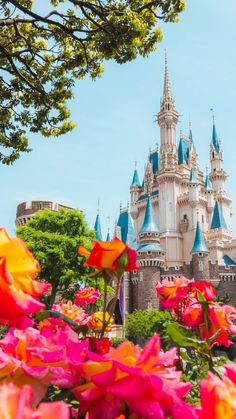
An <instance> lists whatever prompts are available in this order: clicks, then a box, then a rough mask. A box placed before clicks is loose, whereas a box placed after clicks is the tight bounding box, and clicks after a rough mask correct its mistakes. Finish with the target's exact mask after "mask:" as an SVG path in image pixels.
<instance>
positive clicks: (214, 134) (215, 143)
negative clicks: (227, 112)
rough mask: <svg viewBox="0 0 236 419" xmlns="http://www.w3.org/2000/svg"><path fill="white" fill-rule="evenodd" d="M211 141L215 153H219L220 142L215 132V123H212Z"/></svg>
mask: <svg viewBox="0 0 236 419" xmlns="http://www.w3.org/2000/svg"><path fill="white" fill-rule="evenodd" d="M212 143H213V145H214V148H215V151H216V153H217V154H218V153H219V150H220V143H219V140H218V135H217V132H216V126H215V123H213V130H212Z"/></svg>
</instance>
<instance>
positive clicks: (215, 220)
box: [211, 201, 227, 230]
mask: <svg viewBox="0 0 236 419" xmlns="http://www.w3.org/2000/svg"><path fill="white" fill-rule="evenodd" d="M215 228H225V229H227V225H226V222H225V219H224V216H223V213H222V209H221V206H220V204H219V202H218V201H216V203H215V207H214V212H213V217H212V221H211V230H214V229H215Z"/></svg>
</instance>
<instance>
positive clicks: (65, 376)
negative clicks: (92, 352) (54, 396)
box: [0, 327, 88, 403]
mask: <svg viewBox="0 0 236 419" xmlns="http://www.w3.org/2000/svg"><path fill="white" fill-rule="evenodd" d="M0 347H1V349H0V379H3V378H4V379H5V380H8V381H13V382H14V383H15V384H17V385H20V386H22V385H23V384H30V385H31V387H32V388H33V390H34V397H35V400H36V402H37V403H38V402H39V401H40V400H41V399H42V397H43V396H44V394H45V392H46V391H47V387H48V386H49V385H51V384H54V385H57V386H58V387H61V388H70V387H71V386H73V385H75V384H76V383H77V382H78V380H79V374H78V365H79V364H80V363H81V362H83V361H84V359H85V356H86V350H87V348H88V340H84V341H83V342H79V340H78V336H77V334H76V333H74V332H73V330H72V329H71V328H70V327H68V328H63V329H59V330H58V331H57V332H54V333H47V334H45V335H44V334H43V332H42V333H40V331H39V330H36V329H33V328H31V327H29V328H27V329H26V330H17V329H13V328H12V329H10V331H9V332H8V333H7V335H6V336H5V337H4V338H3V339H2V340H1V341H0Z"/></svg>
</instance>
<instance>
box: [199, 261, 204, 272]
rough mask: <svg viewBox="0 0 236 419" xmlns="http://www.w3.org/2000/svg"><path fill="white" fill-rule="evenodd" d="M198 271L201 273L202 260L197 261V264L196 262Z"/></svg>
mask: <svg viewBox="0 0 236 419" xmlns="http://www.w3.org/2000/svg"><path fill="white" fill-rule="evenodd" d="M198 270H199V271H200V272H203V262H202V260H199V262H198Z"/></svg>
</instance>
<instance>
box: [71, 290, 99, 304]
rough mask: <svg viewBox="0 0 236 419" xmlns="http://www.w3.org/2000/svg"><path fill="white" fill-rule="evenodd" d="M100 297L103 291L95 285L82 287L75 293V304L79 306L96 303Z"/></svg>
mask: <svg viewBox="0 0 236 419" xmlns="http://www.w3.org/2000/svg"><path fill="white" fill-rule="evenodd" d="M100 297H101V293H100V291H99V290H98V289H95V288H93V287H86V288H80V289H79V290H78V291H77V293H76V294H75V304H76V305H78V306H83V305H87V304H92V303H96V301H97V300H98V299H99V298H100Z"/></svg>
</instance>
